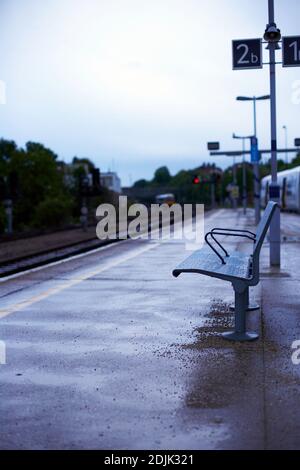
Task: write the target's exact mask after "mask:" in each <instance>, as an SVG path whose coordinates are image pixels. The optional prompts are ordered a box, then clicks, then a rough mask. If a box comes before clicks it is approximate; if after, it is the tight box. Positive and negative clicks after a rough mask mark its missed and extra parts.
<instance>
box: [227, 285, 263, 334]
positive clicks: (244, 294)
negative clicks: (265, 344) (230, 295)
mask: <svg viewBox="0 0 300 470" xmlns="http://www.w3.org/2000/svg"><path fill="white" fill-rule="evenodd" d="M233 288H234V298H235V308H234V311H235V329H234V331H230V332H228V333H223V334H222V336H223V338H225V339H228V340H231V341H253V340H254V339H257V338H258V334H257V333H253V332H249V331H246V309H247V304H248V298H249V297H248V295H249V288H248V286H245V285H238V286H237V285H234V286H233Z"/></svg>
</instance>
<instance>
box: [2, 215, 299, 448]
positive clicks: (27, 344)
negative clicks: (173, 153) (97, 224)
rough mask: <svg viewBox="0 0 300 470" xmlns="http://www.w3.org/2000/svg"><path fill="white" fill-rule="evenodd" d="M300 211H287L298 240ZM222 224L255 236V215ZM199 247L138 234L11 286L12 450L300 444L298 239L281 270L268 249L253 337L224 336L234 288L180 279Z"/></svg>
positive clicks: (237, 244)
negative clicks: (181, 267)
mask: <svg viewBox="0 0 300 470" xmlns="http://www.w3.org/2000/svg"><path fill="white" fill-rule="evenodd" d="M299 219H300V217H299V216H297V215H290V214H284V215H283V220H284V225H283V231H284V233H285V232H286V233H287V234H288V236H289V237H291V236H296V235H297V230H298V228H299V229H300V220H299ZM214 226H223V227H234V228H237V227H240V228H245V227H251V228H250V230H251V229H252V230H253V229H254V226H253V225H252V212H251V211H249V212H248V216H247V217H245V216H243V215H242V212H241V211H240V210H239V211H237V212H233V211H231V210H218V211H214V212H213V213H211V214H208V215H207V216H206V227H205V228H206V230H208V229H210V228H212V227H214ZM289 240H290V238H289ZM225 243H226V246H228V248H229V251H230V250H235V249H239V250H241V251H247V250H249V249H250V250H251V243H250V245H249V243H248V242H245V241H244V240H242V241H238V240H236V239H234V240H232V239H229V238H228V239H226V242H225ZM188 254H189V252H187V251H186V249H185V242H184V241H181V240H165V241H163V242H158V241H155V240H152V241H148V240H143V241H141V240H140V241H138V240H136V241H133V240H129V241H124V242H120V243H118V244H114V245H111V246H108V247H106V248H105V249H100V250H98V251H96V252H94V253H91V254H86V255H82V256H79V257H77V258H75V259H73V260H67V261H65V262H60V263H57V264H55V265H53V266H49V267H43V269H40V270H33V271H32V272H29V273H27V274H22V275H20V276H15V277H13V278H12V279H8V280H6V281H2V282H1V283H0V296H1V297H0V298H1V308H0V339H1V340H2V341H4V342H5V344H6V362H7V363H6V364H5V365H0V395H1V402H0V413H1V428H0V447H1V448H2V449H12V448H13V449H15V448H17V449H143V448H145V449H266V448H272V449H277V448H299V447H300V425H299V422H300V419H299V418H300V412H299V406H298V403H299V398H300V389H299V385H300V365H295V364H293V363H292V360H291V355H292V352H293V351H292V349H291V344H292V342H293V341H294V340H297V339H299V340H300V322H299V315H300V311H299V296H300V294H299V288H298V286H299V278H300V269H299V261H300V244H299V243H298V242H297V241H294V242H293V243H292V242H286V243H283V246H282V268H281V270H280V271H278V270H276V269H270V268H269V266H268V242H267V241H266V243H265V245H264V247H263V249H262V263H261V271H262V282H261V283H260V284H259V285H258V286H257V287H255V288H253V289H251V297H252V299H253V300H256V301H258V302H260V303H261V305H262V309H261V310H259V311H254V312H250V313H249V317H248V324H249V328H250V329H252V330H254V331H257V332H258V333H259V334H260V338H259V340H258V341H256V342H254V343H251V344H250V343H247V344H245V343H241V344H237V343H230V342H227V341H226V340H224V339H223V338H222V337H221V336H220V334H221V333H222V332H223V331H227V330H228V329H230V328H232V325H233V314H232V313H231V312H230V310H229V305H230V303H231V302H232V301H233V290H232V287H231V285H230V283H226V282H224V281H221V280H218V279H213V278H209V277H205V276H201V275H196V274H194V275H193V274H189V275H182V276H180V277H179V278H178V279H175V278H173V277H172V270H173V269H174V267H175V266H176V265H177V264H179V262H181V261H182V260H183V259H184V258H185V257H187V256H188Z"/></svg>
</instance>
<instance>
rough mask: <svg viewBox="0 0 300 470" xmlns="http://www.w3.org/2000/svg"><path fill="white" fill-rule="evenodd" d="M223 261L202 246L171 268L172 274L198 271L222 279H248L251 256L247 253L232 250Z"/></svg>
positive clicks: (177, 274)
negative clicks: (223, 262)
mask: <svg viewBox="0 0 300 470" xmlns="http://www.w3.org/2000/svg"><path fill="white" fill-rule="evenodd" d="M225 261H226V264H222V263H221V261H220V260H219V258H218V257H217V256H216V254H215V253H213V252H212V251H211V250H210V249H209V248H207V247H204V248H201V249H200V250H197V251H195V252H194V253H193V254H192V255H191V256H189V257H188V258H187V259H186V260H184V261H183V262H182V263H181V264H180V265H179V266H177V267H176V268H175V269H174V270H173V276H175V277H177V276H179V274H181V273H199V274H206V275H207V276H212V277H217V278H220V279H224V280H230V279H231V278H235V279H236V278H238V279H250V274H249V267H250V262H251V258H250V256H249V255H246V254H244V253H241V252H239V251H234V252H231V253H230V257H228V258H225Z"/></svg>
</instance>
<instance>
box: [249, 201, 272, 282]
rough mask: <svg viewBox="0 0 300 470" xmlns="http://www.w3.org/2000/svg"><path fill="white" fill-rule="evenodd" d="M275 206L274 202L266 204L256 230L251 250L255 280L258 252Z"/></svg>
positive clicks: (257, 271) (257, 270) (257, 268)
mask: <svg viewBox="0 0 300 470" xmlns="http://www.w3.org/2000/svg"><path fill="white" fill-rule="evenodd" d="M277 206H278V204H277V203H276V202H274V201H269V202H268V204H267V207H266V209H265V211H264V213H263V216H262V218H261V221H260V222H259V224H258V227H257V230H256V240H255V243H254V249H253V271H254V272H253V275H254V277H257V278H258V276H259V254H260V250H261V247H262V244H263V242H264V239H265V236H266V234H267V231H268V229H269V227H270V223H271V220H272V217H273V215H274V212H275V209H276V207H277Z"/></svg>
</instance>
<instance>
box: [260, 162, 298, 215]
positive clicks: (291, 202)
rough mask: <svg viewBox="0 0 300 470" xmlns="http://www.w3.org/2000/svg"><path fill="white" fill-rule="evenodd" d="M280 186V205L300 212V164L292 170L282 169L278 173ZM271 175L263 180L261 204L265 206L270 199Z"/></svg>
mask: <svg viewBox="0 0 300 470" xmlns="http://www.w3.org/2000/svg"><path fill="white" fill-rule="evenodd" d="M277 179H278V184H279V186H280V206H281V209H282V210H289V211H296V212H300V166H297V167H296V168H292V169H291V170H284V171H280V172H279V173H278V175H277ZM271 181H272V178H271V175H268V176H265V177H264V178H263V179H262V180H261V193H260V196H261V206H262V207H265V206H266V205H267V203H268V199H269V186H270V183H271Z"/></svg>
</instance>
